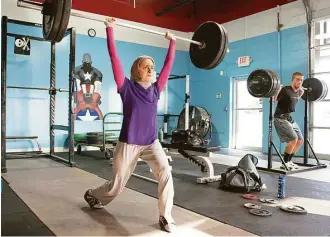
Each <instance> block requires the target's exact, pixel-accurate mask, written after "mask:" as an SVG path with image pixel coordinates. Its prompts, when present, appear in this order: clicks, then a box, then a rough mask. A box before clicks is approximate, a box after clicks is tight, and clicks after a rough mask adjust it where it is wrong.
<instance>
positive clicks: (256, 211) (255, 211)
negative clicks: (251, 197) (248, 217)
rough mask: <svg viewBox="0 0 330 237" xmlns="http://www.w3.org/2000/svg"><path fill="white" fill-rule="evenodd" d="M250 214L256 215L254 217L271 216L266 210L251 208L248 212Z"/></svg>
mask: <svg viewBox="0 0 330 237" xmlns="http://www.w3.org/2000/svg"><path fill="white" fill-rule="evenodd" d="M249 212H250V213H251V214H253V215H256V216H263V217H266V216H271V215H272V212H271V211H269V210H266V209H259V208H252V209H250V211H249Z"/></svg>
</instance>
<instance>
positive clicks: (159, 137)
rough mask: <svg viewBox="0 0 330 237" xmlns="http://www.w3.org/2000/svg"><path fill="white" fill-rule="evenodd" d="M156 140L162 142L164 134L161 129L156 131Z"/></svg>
mask: <svg viewBox="0 0 330 237" xmlns="http://www.w3.org/2000/svg"><path fill="white" fill-rule="evenodd" d="M158 139H159V141H160V142H163V141H164V133H163V129H162V128H160V129H159V131H158Z"/></svg>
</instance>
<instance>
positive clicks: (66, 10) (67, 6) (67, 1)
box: [55, 0, 72, 43]
mask: <svg viewBox="0 0 330 237" xmlns="http://www.w3.org/2000/svg"><path fill="white" fill-rule="evenodd" d="M71 5H72V3H71V0H64V3H63V8H62V19H61V22H60V25H59V27H58V33H57V35H56V38H55V41H56V42H57V43H58V42H61V40H62V39H63V38H64V35H65V32H66V30H67V28H68V24H69V20H70V15H71V7H72V6H71Z"/></svg>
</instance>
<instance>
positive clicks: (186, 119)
mask: <svg viewBox="0 0 330 237" xmlns="http://www.w3.org/2000/svg"><path fill="white" fill-rule="evenodd" d="M189 79H190V78H189V75H186V98H185V102H186V103H185V107H186V108H185V121H184V125H185V126H184V129H185V130H186V131H187V130H188V129H189V112H190V111H189V105H190V92H189V87H190V80H189Z"/></svg>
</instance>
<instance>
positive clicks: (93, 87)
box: [74, 53, 103, 121]
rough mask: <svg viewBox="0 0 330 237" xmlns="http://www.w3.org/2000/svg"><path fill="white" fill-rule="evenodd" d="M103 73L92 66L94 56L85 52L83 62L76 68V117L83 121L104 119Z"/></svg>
mask: <svg viewBox="0 0 330 237" xmlns="http://www.w3.org/2000/svg"><path fill="white" fill-rule="evenodd" d="M102 77H103V74H102V73H101V72H100V71H99V70H98V69H97V68H95V67H93V66H92V56H91V55H90V54H89V53H85V54H84V55H83V58H82V64H81V65H79V66H77V67H76V68H75V82H76V83H75V86H74V88H75V91H76V93H75V96H76V106H75V110H74V119H75V120H81V121H94V120H102V119H103V114H102V111H101V109H100V107H99V105H100V104H101V87H102Z"/></svg>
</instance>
